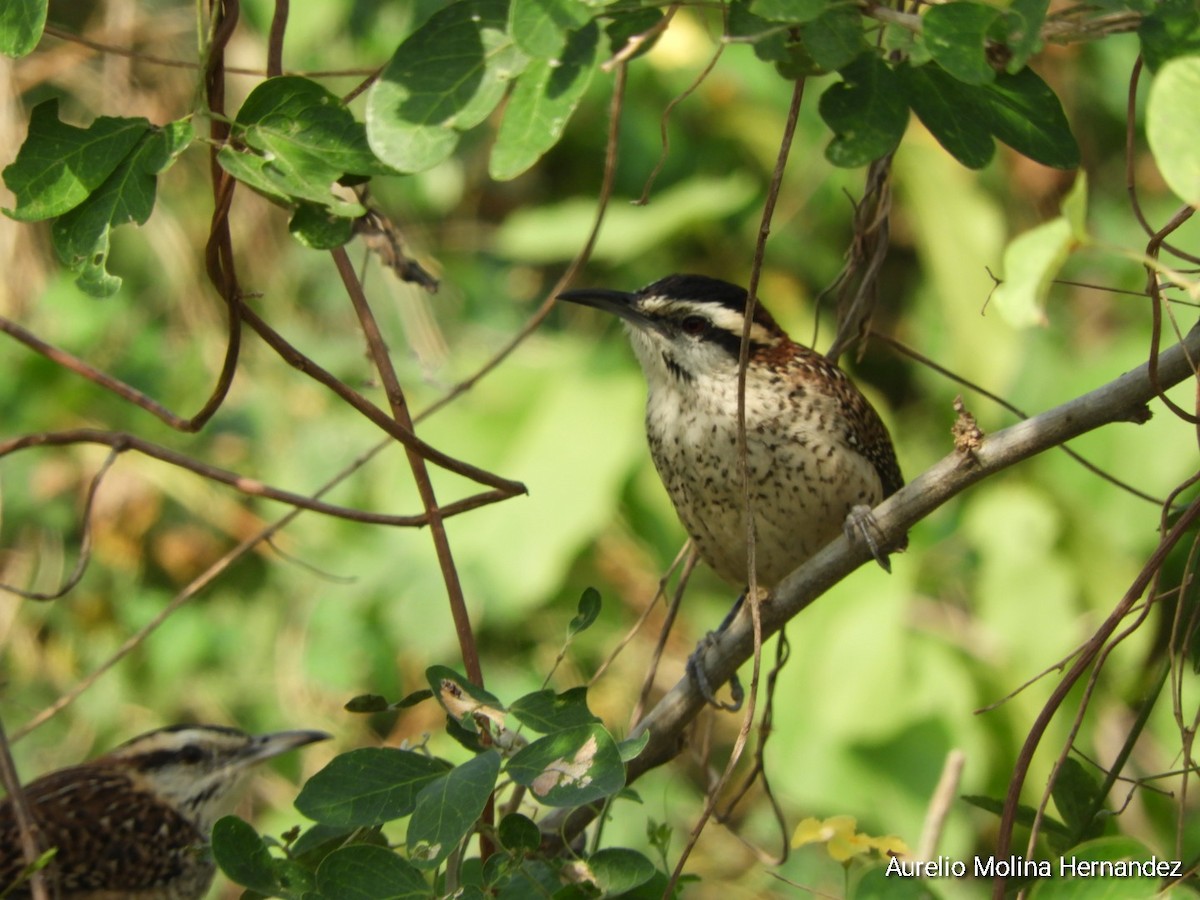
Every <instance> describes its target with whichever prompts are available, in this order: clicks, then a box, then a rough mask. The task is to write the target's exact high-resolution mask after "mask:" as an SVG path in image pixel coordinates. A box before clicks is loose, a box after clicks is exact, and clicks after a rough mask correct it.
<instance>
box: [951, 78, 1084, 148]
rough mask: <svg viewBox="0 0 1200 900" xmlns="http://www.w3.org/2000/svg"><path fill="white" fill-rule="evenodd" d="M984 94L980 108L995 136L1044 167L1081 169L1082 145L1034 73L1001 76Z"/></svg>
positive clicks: (1046, 88)
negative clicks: (1080, 146)
mask: <svg viewBox="0 0 1200 900" xmlns="http://www.w3.org/2000/svg"><path fill="white" fill-rule="evenodd" d="M982 91H983V93H984V99H985V101H986V102H985V103H983V104H980V108H979V114H980V115H981V116H982V117H983V118H984V119H985V120H986V121H987V125H988V127H989V128H990V129H991V131H992V134H994V135H995V136H996V137H998V138H999V139H1000V140H1002V141H1004V143H1006V144H1008V146H1010V147H1012V148H1013V149H1014V150H1016V151H1017V152H1018V153H1023V154H1024V155H1025V156H1028V157H1029V158H1030V159H1032V160H1033V161H1034V162H1039V163H1041V164H1042V165H1044V166H1051V167H1053V168H1055V169H1074V168H1077V167H1078V166H1079V145H1078V144H1077V143H1076V142H1075V136H1074V135H1073V134H1072V133H1071V126H1070V124H1069V123H1068V122H1067V117H1066V115H1065V114H1064V113H1063V108H1062V104H1061V103H1059V100H1058V97H1057V96H1055V94H1054V91H1052V90H1050V88H1049V87H1048V86H1047V84H1046V82H1044V81H1042V79H1041V78H1039V77H1038V76H1037V73H1035V72H1034V71H1033V70H1032V69H1030V68H1024V69H1022V70H1021V71H1020V72H1017V73H1016V74H1015V75H1010V74H1008V73H1007V72H1000V73H998V74H997V75H996V80H995V81H994V82H992V83H991V84H989V85H986V86H985V87H984V88H982ZM964 108H967V107H964Z"/></svg>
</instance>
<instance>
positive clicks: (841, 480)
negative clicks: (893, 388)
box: [627, 296, 900, 588]
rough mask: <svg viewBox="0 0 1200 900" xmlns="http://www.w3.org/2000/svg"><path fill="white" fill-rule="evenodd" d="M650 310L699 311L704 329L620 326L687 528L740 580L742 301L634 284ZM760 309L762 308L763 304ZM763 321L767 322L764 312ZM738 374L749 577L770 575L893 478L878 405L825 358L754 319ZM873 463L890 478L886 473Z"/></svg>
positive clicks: (825, 537)
mask: <svg viewBox="0 0 1200 900" xmlns="http://www.w3.org/2000/svg"><path fill="white" fill-rule="evenodd" d="M639 308H640V310H641V311H642V312H644V313H646V314H648V315H649V316H652V317H654V319H655V320H657V321H659V322H665V321H667V320H671V321H674V322H676V323H679V322H682V321H683V320H684V318H685V317H687V316H689V315H703V316H705V317H707V319H708V320H709V322H710V323H711V329H712V330H711V331H710V333H709V334H707V335H697V336H691V335H687V334H685V333H683V332H682V331H680V330H679V329H677V328H675V329H672V328H667V327H663V328H659V329H656V328H650V327H638V326H637V325H630V326H628V327H627V330H628V332H629V337H630V341H631V343H632V345H633V349H634V351H635V353H636V355H637V357H638V361H639V362H640V363H641V366H642V369H643V371H644V372H645V375H646V380H647V384H648V388H649V390H648V397H647V404H646V432H647V437H648V439H649V444H650V453H651V455H652V457H653V459H654V464H655V466H656V467H657V468H658V472H659V475H660V477H661V478H662V480H663V484H664V485H665V486H666V489H667V493H668V494H669V495H670V497H671V500H672V502H673V503H674V505H675V509H676V511H677V513H678V514H679V518H680V519H681V521H682V522H683V525H684V528H685V529H686V530H687V532H688V534H689V535H690V536H691V537H692V539H693V540H694V541H695V543H696V547H697V550H698V551H699V553H700V555H701V557H702V558H703V559H704V560H705V562H707V563H708V564H709V565H710V566H711V567H712V568H713V569H714V570H715V571H716V572H717V574H718V575H720V576H721V577H722V578H724V579H726V580H728V581H730V582H732V583H734V584H737V585H744V584H746V583H747V581H748V566H747V533H746V517H745V499H744V493H743V484H742V479H741V477H740V470H739V465H738V450H737V414H736V410H737V358H736V347H737V343H736V342H735V341H733V340H732V339H731V336H732V335H736V336H737V337H738V338H739V339H740V336H741V332H742V314H741V312H740V311H738V310H735V309H731V308H728V307H726V306H722V305H719V304H716V303H711V302H710V303H704V302H691V301H687V300H679V299H676V298H664V297H654V296H650V297H642V298H639ZM768 321H769V317H768ZM770 324H771V325H772V326H773V323H770ZM750 338H751V341H752V345H753V347H754V353H753V357H752V361H751V365H750V367H749V369H748V371H747V378H746V440H747V456H748V460H747V461H748V469H749V483H750V497H751V502H752V505H753V510H754V527H755V557H756V562H757V565H756V570H757V581H758V583H759V585H761V586H763V587H767V588H771V587H774V586H775V585H776V584H777V583H778V582H779V581H780V580H781V579H782V578H783V577H784V576H785V575H787V574H788V573H789V572H791V571H792V570H793V569H795V568H796V567H797V566H799V565H800V564H802V563H803V562H804V561H805V560H807V559H808V558H809V557H811V556H812V555H813V554H815V553H816V552H817V551H818V550H820V549H821V547H823V546H824V545H825V544H827V543H828V542H829V541H831V540H832V539H833V538H835V537H836V536H837V535H838V534H839V533H840V532H841V530H842V527H843V524H844V522H845V521H846V518H847V516H848V515H849V514H850V511H851V510H852V509H853V508H854V507H855V506H859V505H864V504H865V505H867V506H874V505H876V504H877V503H878V502H879V501H880V500H882V499H883V497H884V495H885V489H886V490H887V491H888V492H890V491H894V490H895V489H896V488H897V487H899V484H900V473H899V469H898V468H897V467H896V464H895V457H894V455H893V454H892V450H891V442H890V439H889V438H888V437H887V432H886V430H885V429H884V427H883V424H882V422H880V421H879V418H878V416H877V415H876V413H875V411H874V410H873V409H872V408H871V407H870V405H869V404H868V403H867V401H866V400H865V399H864V398H863V397H862V395H861V394H860V393H859V392H858V390H857V388H855V387H854V385H853V384H852V383H851V382H850V381H849V379H848V378H846V376H845V375H844V374H843V373H842V372H841V371H840V370H839V369H837V368H836V367H835V366H834V365H833V364H832V363H829V362H828V361H827V360H825V358H824V357H822V356H820V355H819V354H817V353H814V352H813V351H811V350H809V349H807V348H805V347H802V346H800V345H798V344H795V343H793V342H792V341H790V340H789V339H788V338H787V336H786V335H784V334H783V332H782V331H780V330H779V329H778V327H777V326H774V328H772V327H768V325H765V324H760V323H759V322H757V321H755V322H754V323H753V324H752V326H751V334H750ZM881 467H882V471H883V472H885V473H888V474H887V476H886V477H888V479H889V481H890V482H891V483H890V484H889V485H885V484H884V483H883V477H881Z"/></svg>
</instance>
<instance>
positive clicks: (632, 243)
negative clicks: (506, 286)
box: [497, 172, 758, 264]
mask: <svg viewBox="0 0 1200 900" xmlns="http://www.w3.org/2000/svg"><path fill="white" fill-rule="evenodd" d="M757 196H758V184H757V182H755V181H754V180H753V179H752V178H750V177H748V176H747V175H745V174H744V173H741V172H732V173H730V174H729V175H726V176H724V177H719V178H703V177H696V178H692V179H690V180H688V181H685V182H683V183H682V184H679V185H676V186H673V187H670V188H667V189H665V190H663V191H660V192H658V193H656V194H655V196H654V202H653V203H651V204H650V205H649V206H645V207H635V206H632V205H630V204H628V203H614V204H611V205H610V207H609V210H608V215H607V217H606V218H605V221H604V230H603V231H601V232H600V238H599V240H598V241H597V242H596V247H595V250H594V251H593V252H592V259H593V260H595V261H597V262H608V263H619V262H623V261H627V260H630V259H635V258H637V257H642V256H644V255H645V254H647V253H652V252H654V250H655V248H657V247H659V246H660V245H662V244H664V243H666V242H667V241H669V240H672V239H674V238H675V237H677V236H678V235H680V234H689V233H692V232H694V231H695V230H696V229H697V228H700V227H703V225H704V223H706V222H720V221H721V220H722V219H723V218H724V217H725V216H729V215H733V214H734V213H736V212H738V211H740V210H742V209H745V208H746V206H747V205H748V204H750V203H752V202H753V201H754V198H755V197H757ZM595 216H596V202H595V200H594V199H591V198H582V197H580V198H571V199H569V200H565V201H563V202H562V203H557V204H550V205H545V206H540V207H537V208H534V207H528V208H526V209H522V210H518V211H517V212H515V213H513V214H512V215H510V216H509V217H508V218H507V219H505V221H504V224H503V225H502V226H501V228H500V231H499V233H498V236H497V245H498V248H499V250H500V252H501V253H503V254H505V255H506V256H508V257H509V258H510V259H517V260H520V261H522V262H530V263H538V264H541V263H549V262H555V261H562V260H567V259H571V258H572V257H573V256H574V255H575V254H576V253H578V252H579V247H580V244H581V242H582V241H584V240H586V239H587V234H588V232H589V231H590V230H591V227H592V221H593V220H594V219H595Z"/></svg>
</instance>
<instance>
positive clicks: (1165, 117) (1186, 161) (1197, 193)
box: [1146, 56, 1200, 206]
mask: <svg viewBox="0 0 1200 900" xmlns="http://www.w3.org/2000/svg"><path fill="white" fill-rule="evenodd" d="M1197 109H1200V56H1184V57H1179V58H1178V59H1173V60H1171V61H1170V62H1168V63H1166V64H1165V65H1164V66H1163V67H1162V68H1161V69H1160V70H1159V71H1158V74H1156V75H1155V76H1154V81H1153V82H1152V83H1151V85H1150V99H1149V102H1148V104H1147V106H1146V139H1147V140H1148V141H1149V142H1150V152H1151V153H1152V154H1153V155H1154V161H1155V163H1156V164H1157V165H1158V169H1159V171H1160V172H1162V176H1163V179H1164V180H1165V181H1166V182H1167V185H1168V186H1169V187H1170V188H1171V190H1172V191H1174V192H1175V193H1176V194H1177V195H1178V196H1179V197H1180V198H1181V199H1183V200H1184V201H1185V202H1187V203H1190V204H1191V205H1192V206H1200V119H1197V117H1196V116H1195V115H1193V114H1192V113H1193V112H1194V111H1195V110H1197Z"/></svg>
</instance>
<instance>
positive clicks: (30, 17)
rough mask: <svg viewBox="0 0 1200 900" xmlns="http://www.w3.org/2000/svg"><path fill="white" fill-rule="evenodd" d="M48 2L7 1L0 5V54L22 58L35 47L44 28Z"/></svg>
mask: <svg viewBox="0 0 1200 900" xmlns="http://www.w3.org/2000/svg"><path fill="white" fill-rule="evenodd" d="M48 7H49V0H8V2H6V3H0V53H3V54H4V55H5V56H11V57H13V58H17V57H21V56H24V55H25V54H27V53H29V52H30V51H32V50H33V48H34V47H36V46H37V44H38V41H39V40H41V38H42V29H44V28H45V27H46V10H47V9H48Z"/></svg>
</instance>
